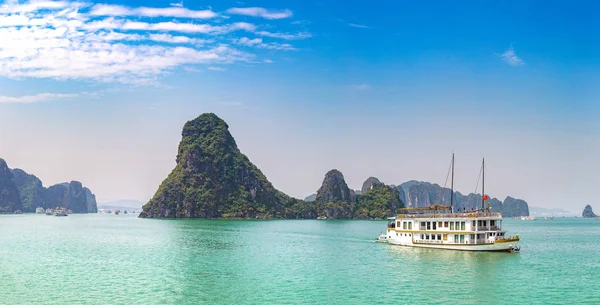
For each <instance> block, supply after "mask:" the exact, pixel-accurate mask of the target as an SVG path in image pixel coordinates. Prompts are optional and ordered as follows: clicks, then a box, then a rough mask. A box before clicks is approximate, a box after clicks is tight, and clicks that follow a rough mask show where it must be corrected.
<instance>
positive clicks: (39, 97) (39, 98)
mask: <svg viewBox="0 0 600 305" xmlns="http://www.w3.org/2000/svg"><path fill="white" fill-rule="evenodd" d="M78 96H79V94H57V93H39V94H36V95H23V96H5V95H0V104H2V103H15V104H30V103H41V102H47V101H52V100H59V99H68V98H74V97H78Z"/></svg>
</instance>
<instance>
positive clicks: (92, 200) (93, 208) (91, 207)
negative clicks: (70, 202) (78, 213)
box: [83, 187, 98, 213]
mask: <svg viewBox="0 0 600 305" xmlns="http://www.w3.org/2000/svg"><path fill="white" fill-rule="evenodd" d="M83 190H84V191H85V199H86V202H87V212H88V213H98V204H97V203H96V195H94V194H92V191H90V189H89V188H87V187H84V188H83Z"/></svg>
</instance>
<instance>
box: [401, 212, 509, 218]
mask: <svg viewBox="0 0 600 305" xmlns="http://www.w3.org/2000/svg"><path fill="white" fill-rule="evenodd" d="M477 217H502V214H500V213H489V212H483V213H482V212H477V213H445V214H398V215H397V216H396V218H477Z"/></svg>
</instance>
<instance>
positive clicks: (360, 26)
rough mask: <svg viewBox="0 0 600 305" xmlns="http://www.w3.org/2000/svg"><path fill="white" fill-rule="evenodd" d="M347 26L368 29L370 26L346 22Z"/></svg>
mask: <svg viewBox="0 0 600 305" xmlns="http://www.w3.org/2000/svg"><path fill="white" fill-rule="evenodd" d="M348 26H349V27H353V28H359V29H370V28H371V27H370V26H368V25H363V24H356V23H348Z"/></svg>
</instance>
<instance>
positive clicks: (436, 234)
mask: <svg viewBox="0 0 600 305" xmlns="http://www.w3.org/2000/svg"><path fill="white" fill-rule="evenodd" d="M484 165H485V160H484V163H482V177H484V178H483V180H484V182H483V183H485V169H484ZM451 168H452V187H451V196H450V206H443V205H432V206H429V207H423V208H404V209H400V210H399V213H398V214H397V215H396V217H390V218H388V226H387V230H386V233H387V234H386V237H385V238H383V237H381V236H380V237H378V238H377V241H380V240H381V241H383V240H385V241H387V242H388V243H389V244H392V245H399V246H408V247H421V248H434V249H448V250H461V251H509V252H516V251H519V250H520V248H519V245H518V244H519V236H518V234H517V235H516V236H512V237H507V236H506V232H505V231H504V230H503V228H502V220H503V219H502V215H501V214H500V213H493V212H492V211H491V208H490V207H489V206H488V208H484V204H485V200H488V199H489V197H488V196H487V195H485V188H484V186H483V184H482V198H481V209H475V210H471V211H464V212H462V213H456V212H454V206H453V201H454V200H453V197H454V155H452V167H451ZM488 205H489V203H488Z"/></svg>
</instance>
